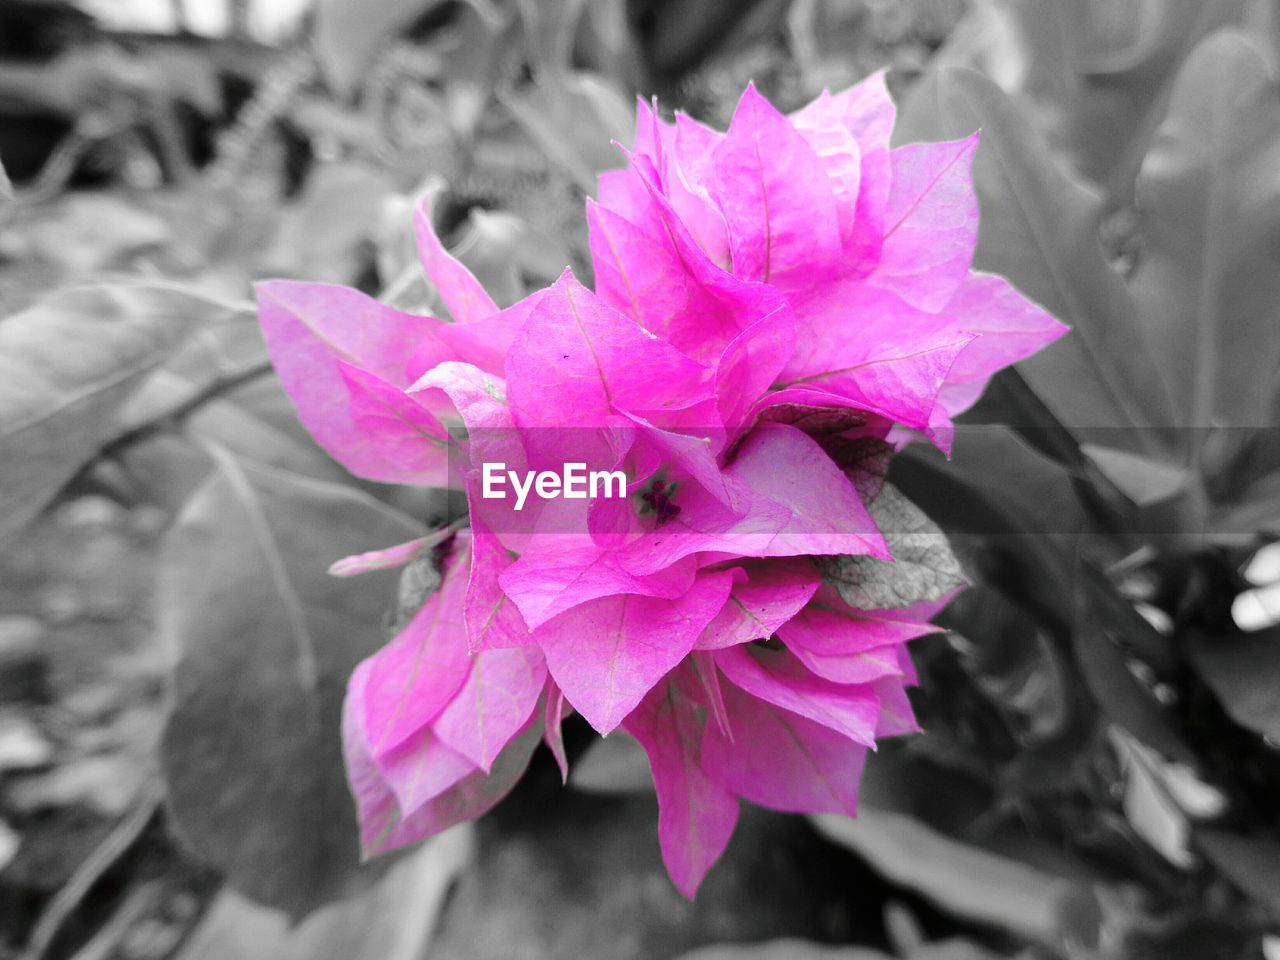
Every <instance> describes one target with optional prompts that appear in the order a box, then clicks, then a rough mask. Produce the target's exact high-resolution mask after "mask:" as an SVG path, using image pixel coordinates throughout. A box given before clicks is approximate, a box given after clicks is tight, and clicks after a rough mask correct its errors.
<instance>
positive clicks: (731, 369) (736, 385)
mask: <svg viewBox="0 0 1280 960" xmlns="http://www.w3.org/2000/svg"><path fill="white" fill-rule="evenodd" d="M795 345H796V327H795V319H794V317H793V316H792V313H791V309H790V308H789V307H787V306H786V305H780V306H779V307H778V309H776V310H774V311H772V312H771V313H769V314H767V315H766V316H764V317H761V318H760V319H759V320H757V321H756V322H755V323H753V324H752V325H751V326H749V327H747V329H745V330H743V331H742V332H741V333H740V334H738V335H737V336H736V337H734V339H733V340H732V341H731V342H730V343H729V345H728V346H727V347H725V349H724V353H723V354H722V355H721V357H720V362H719V363H718V364H717V366H716V397H717V402H718V404H719V413H720V422H721V423H722V424H724V425H725V427H726V428H729V429H730V430H732V429H733V428H734V427H737V426H740V425H741V424H742V423H743V421H744V420H745V419H746V417H747V412H748V411H749V410H750V409H751V408H752V406H753V405H754V404H755V403H756V401H757V400H759V399H760V397H762V396H763V395H764V394H765V393H767V392H768V390H769V387H770V386H772V385H773V383H774V381H775V380H777V379H778V375H779V374H780V373H781V372H782V370H783V368H784V367H785V366H786V365H787V361H788V360H789V359H790V358H791V353H792V351H793V350H795Z"/></svg>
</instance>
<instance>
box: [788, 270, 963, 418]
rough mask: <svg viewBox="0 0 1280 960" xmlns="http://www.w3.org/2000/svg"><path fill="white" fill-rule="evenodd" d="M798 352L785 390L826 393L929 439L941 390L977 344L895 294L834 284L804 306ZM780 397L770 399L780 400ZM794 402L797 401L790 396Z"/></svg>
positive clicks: (945, 321)
mask: <svg viewBox="0 0 1280 960" xmlns="http://www.w3.org/2000/svg"><path fill="white" fill-rule="evenodd" d="M796 329H797V343H796V351H795V354H794V355H793V357H792V358H791V360H790V362H789V363H788V364H787V366H786V368H785V369H784V370H783V372H782V376H781V380H782V383H781V384H780V386H783V387H788V386H789V387H806V388H810V389H820V390H823V391H826V392H827V393H831V394H836V395H838V396H842V397H845V398H846V399H847V400H849V401H850V402H851V403H853V404H854V405H856V406H858V407H860V408H862V409H866V410H869V411H871V412H873V413H877V414H879V415H882V416H884V417H886V418H888V419H889V420H891V421H893V422H896V423H900V424H902V425H903V426H907V427H910V428H911V429H914V430H919V431H921V432H924V433H926V435H928V434H929V433H930V430H931V414H932V412H933V409H934V406H935V404H936V401H937V398H938V392H939V391H940V390H941V389H942V386H943V384H944V383H945V382H946V379H947V376H948V374H949V372H950V370H951V367H952V365H953V364H954V363H955V360H956V357H957V356H959V354H960V352H961V351H962V350H963V349H964V348H965V347H966V346H967V345H968V344H969V343H970V342H971V341H972V340H973V334H967V333H963V332H961V331H957V330H956V329H955V327H954V325H953V324H952V322H951V320H950V318H948V317H945V316H939V315H937V314H932V313H926V312H924V311H922V310H919V309H917V308H915V307H913V306H911V305H910V304H908V303H906V302H905V301H904V300H902V299H901V298H900V297H898V296H897V295H895V294H894V293H892V292H890V291H887V290H878V289H876V288H874V287H868V286H865V285H863V284H856V283H840V284H829V285H827V286H826V287H824V288H823V289H821V290H816V291H813V292H812V293H811V294H810V295H808V296H806V297H805V298H804V299H803V301H802V302H799V303H797V304H796ZM780 399H781V398H780V397H779V396H778V395H777V394H774V395H771V396H770V397H768V398H766V400H765V401H764V402H766V403H767V402H775V403H776V402H780ZM787 399H791V398H787Z"/></svg>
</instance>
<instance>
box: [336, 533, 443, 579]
mask: <svg viewBox="0 0 1280 960" xmlns="http://www.w3.org/2000/svg"><path fill="white" fill-rule="evenodd" d="M456 529H457V528H456V527H454V526H453V525H450V526H447V527H441V528H440V529H438V530H433V531H432V532H431V533H429V534H427V535H426V536H425V537H418V538H417V539H415V540H410V541H408V542H407V543H401V544H397V545H396V546H394V547H387V548H385V549H383V550H370V551H369V552H368V553H357V554H354V555H352V556H350V557H343V558H342V559H341V560H335V561H334V562H333V563H332V564H330V566H329V569H328V571H327V572H328V574H329V576H331V577H354V576H357V575H358V574H361V573H369V572H370V571H372V570H387V569H389V568H392V567H400V566H404V564H406V563H408V562H409V561H410V560H414V559H416V558H417V557H420V556H422V555H423V554H424V553H426V552H427V551H428V550H433V549H435V548H436V547H437V546H439V545H440V544H441V543H443V542H444V541H445V540H447V539H449V537H451V536H453V534H454V531H455V530H456Z"/></svg>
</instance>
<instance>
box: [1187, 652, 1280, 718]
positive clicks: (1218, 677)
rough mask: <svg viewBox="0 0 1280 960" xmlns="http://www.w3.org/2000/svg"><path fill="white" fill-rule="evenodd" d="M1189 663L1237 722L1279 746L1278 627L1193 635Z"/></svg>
mask: <svg viewBox="0 0 1280 960" xmlns="http://www.w3.org/2000/svg"><path fill="white" fill-rule="evenodd" d="M1187 649H1188V652H1189V653H1190V655H1191V662H1192V663H1193V664H1195V667H1196V669H1197V670H1198V671H1199V672H1200V675H1201V676H1202V677H1204V680H1205V682H1206V683H1207V684H1209V686H1210V687H1212V688H1213V692H1214V693H1215V694H1217V696H1218V699H1219V700H1220V701H1222V706H1223V707H1224V708H1226V711H1227V713H1229V714H1230V715H1231V717H1232V719H1234V720H1235V721H1236V722H1237V723H1239V724H1240V725H1242V726H1245V727H1248V728H1249V729H1250V730H1254V731H1256V732H1257V733H1260V734H1262V735H1263V736H1265V737H1270V738H1271V739H1272V740H1274V741H1276V742H1280V697H1278V696H1277V691H1278V690H1280V628H1276V627H1272V628H1271V629H1269V630H1260V631H1258V632H1257V633H1247V634H1237V635H1235V636H1232V637H1206V636H1193V637H1191V638H1190V640H1189V642H1188V648H1187Z"/></svg>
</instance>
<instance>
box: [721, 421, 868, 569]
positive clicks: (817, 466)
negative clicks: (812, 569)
mask: <svg viewBox="0 0 1280 960" xmlns="http://www.w3.org/2000/svg"><path fill="white" fill-rule="evenodd" d="M727 472H728V473H729V475H730V476H732V477H734V478H736V479H738V480H740V481H742V482H743V483H744V484H745V485H746V486H747V487H749V488H750V489H751V490H752V491H753V492H754V493H755V494H756V495H757V496H761V497H767V498H769V499H770V500H771V501H773V502H774V503H776V504H779V505H780V506H782V507H785V508H786V509H787V510H788V511H789V512H790V514H791V517H790V519H789V520H788V522H787V524H786V526H785V527H783V528H782V530H781V531H779V533H778V534H777V535H776V536H775V537H774V539H773V541H772V542H771V543H770V544H769V547H768V548H767V550H766V551H765V552H763V553H759V554H756V555H757V556H773V557H782V556H799V555H803V554H815V555H816V554H868V555H870V556H875V557H881V558H883V559H888V557H889V552H888V548H887V547H886V546H885V543H884V538H883V537H882V536H881V535H880V532H879V531H878V530H877V529H876V525H875V522H874V521H873V520H872V519H871V515H870V514H869V513H867V508H866V507H865V506H863V504H862V501H861V500H860V499H859V498H858V494H857V491H855V490H854V488H853V484H851V483H850V482H849V479H848V477H846V476H845V475H844V473H843V472H841V470H840V468H839V467H837V466H836V465H835V464H834V463H833V462H832V461H831V458H830V457H829V456H827V454H826V452H825V451H824V450H823V449H822V447H820V446H819V445H818V444H817V443H816V442H814V440H813V438H812V437H809V436H808V435H807V434H805V433H804V432H803V431H800V430H797V429H795V428H794V427H790V426H786V425H785V424H780V423H762V424H760V425H759V426H757V427H756V428H755V429H754V430H753V431H752V432H751V434H750V435H749V436H748V437H747V438H746V440H744V441H743V442H742V445H741V446H740V447H739V448H738V453H737V458H736V459H735V460H734V462H733V463H732V465H731V466H730V467H729V469H728V471H727ZM797 477H804V482H803V483H797V482H796V478H797Z"/></svg>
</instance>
